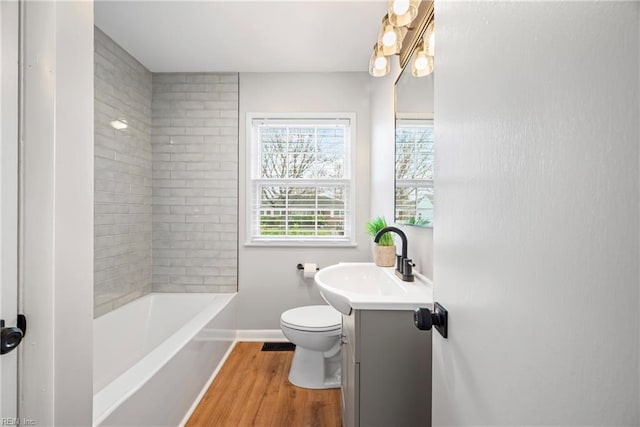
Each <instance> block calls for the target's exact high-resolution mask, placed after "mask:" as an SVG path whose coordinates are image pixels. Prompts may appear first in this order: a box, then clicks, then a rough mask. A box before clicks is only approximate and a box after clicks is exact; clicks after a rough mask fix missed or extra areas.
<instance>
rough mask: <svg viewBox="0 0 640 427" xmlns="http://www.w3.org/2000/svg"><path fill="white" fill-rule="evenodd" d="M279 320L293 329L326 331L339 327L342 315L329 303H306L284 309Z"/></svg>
mask: <svg viewBox="0 0 640 427" xmlns="http://www.w3.org/2000/svg"><path fill="white" fill-rule="evenodd" d="M280 321H281V322H282V323H284V324H286V325H287V326H289V327H291V328H293V329H300V330H307V331H328V330H333V329H340V327H341V325H342V315H341V314H340V312H339V311H338V310H336V309H335V308H333V307H331V306H329V305H307V306H304V307H297V308H292V309H291V310H287V311H285V312H284V313H282V316H280Z"/></svg>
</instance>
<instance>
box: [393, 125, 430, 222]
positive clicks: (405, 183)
mask: <svg viewBox="0 0 640 427" xmlns="http://www.w3.org/2000/svg"><path fill="white" fill-rule="evenodd" d="M403 122H404V123H411V124H416V125H426V126H430V127H431V128H432V129H433V128H434V126H435V123H434V118H433V114H422V113H420V114H412V113H404V114H401V115H397V116H396V120H395V126H394V140H395V141H396V143H395V150H394V168H393V179H394V186H393V219H394V222H397V223H398V224H402V225H415V224H411V223H409V222H405V221H403V220H402V219H401V218H399V217H398V197H397V196H398V194H397V192H398V188H414V189H416V191H417V190H418V189H420V188H424V189H431V191H432V192H433V190H434V179H435V176H434V175H435V169H434V170H432V171H431V173H432V175H431V179H402V180H399V179H398V171H397V158H398V142H397V138H398V134H397V132H398V128H399V127H400V126H399V125H398V124H399V123H403ZM433 145H434V149H435V135H434V141H433ZM433 157H434V160H435V153H434V154H433ZM432 206H434V211H435V205H434V204H433V202H432ZM434 213H435V212H434ZM433 220H434V218H433V216H432V218H431V220H430V223H429V224H426V225H421V227H425V228H433Z"/></svg>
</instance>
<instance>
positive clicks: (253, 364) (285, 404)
mask: <svg viewBox="0 0 640 427" xmlns="http://www.w3.org/2000/svg"><path fill="white" fill-rule="evenodd" d="M261 347H262V343H254V342H239V343H237V344H236V346H235V348H234V349H233V351H232V352H231V354H230V355H229V358H228V359H227V361H226V362H225V364H224V366H223V367H222V369H221V370H220V372H219V373H218V375H217V376H216V379H215V380H214V381H213V383H212V384H211V386H210V387H209V390H207V392H206V393H205V395H204V397H203V398H202V400H201V401H200V404H199V405H198V407H197V408H196V410H195V411H194V413H193V415H192V416H191V418H190V419H189V421H188V422H187V427H199V426H216V427H226V426H228V427H237V426H260V427H262V426H265V427H271V426H273V427H281V426H309V427H334V426H335V427H340V425H341V417H340V389H329V390H309V389H304V388H300V387H296V386H294V385H292V384H291V383H290V382H289V380H288V379H287V377H288V375H289V368H290V367H291V361H292V359H293V352H292V351H261Z"/></svg>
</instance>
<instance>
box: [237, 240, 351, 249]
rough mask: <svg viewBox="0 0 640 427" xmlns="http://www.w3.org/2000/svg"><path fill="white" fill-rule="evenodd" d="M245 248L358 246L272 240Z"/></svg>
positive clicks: (346, 243) (327, 242) (333, 242)
mask: <svg viewBox="0 0 640 427" xmlns="http://www.w3.org/2000/svg"><path fill="white" fill-rule="evenodd" d="M244 246H245V247H255V248H260V247H277V248H336V247H338V248H357V247H358V244H357V243H356V242H350V241H348V242H341V241H325V242H314V241H308V240H307V241H304V240H301V241H291V240H288V241H282V242H278V241H274V240H252V241H249V242H245V244H244Z"/></svg>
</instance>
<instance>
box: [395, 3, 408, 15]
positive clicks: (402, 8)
mask: <svg viewBox="0 0 640 427" xmlns="http://www.w3.org/2000/svg"><path fill="white" fill-rule="evenodd" d="M391 9H392V10H393V13H395V14H396V15H404V14H405V13H407V12H408V11H409V0H393V1H392V2H391Z"/></svg>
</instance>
